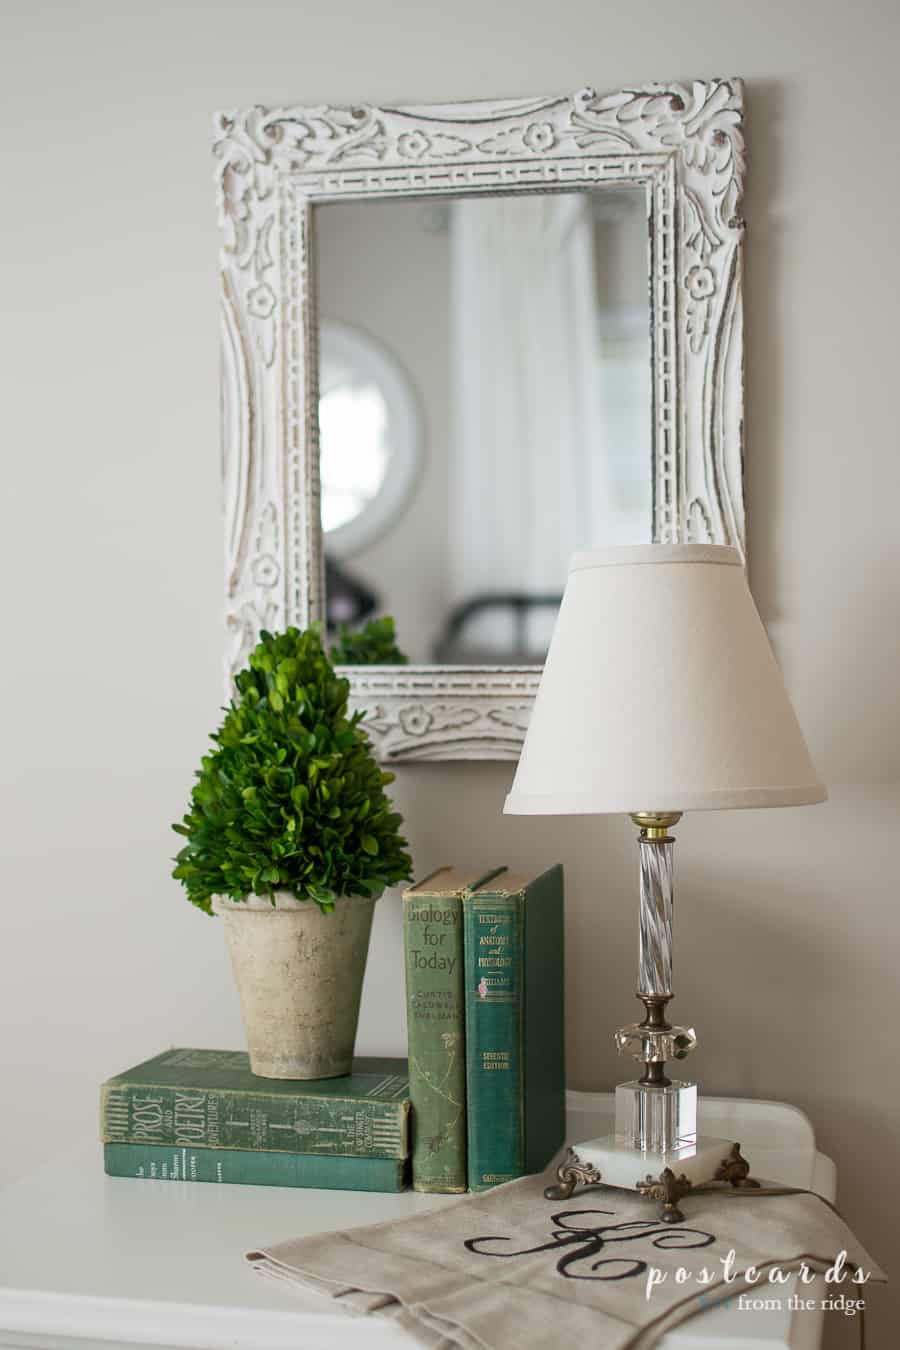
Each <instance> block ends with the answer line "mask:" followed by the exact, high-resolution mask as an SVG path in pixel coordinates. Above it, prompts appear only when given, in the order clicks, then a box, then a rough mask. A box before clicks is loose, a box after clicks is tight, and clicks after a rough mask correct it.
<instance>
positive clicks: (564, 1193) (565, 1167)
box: [544, 1148, 602, 1200]
mask: <svg viewBox="0 0 900 1350" xmlns="http://www.w3.org/2000/svg"><path fill="white" fill-rule="evenodd" d="M601 1184H602V1183H601V1180H600V1173H599V1172H598V1171H597V1169H596V1167H595V1166H594V1165H593V1163H583V1162H582V1161H581V1159H580V1158H579V1156H578V1154H577V1153H576V1152H575V1150H574V1148H570V1149H567V1150H566V1156H565V1160H564V1161H563V1162H561V1163H560V1165H559V1167H557V1169H556V1185H555V1186H547V1187H545V1188H544V1199H545V1200H568V1198H569V1196H570V1195H571V1194H572V1192H573V1191H574V1190H575V1187H576V1186H599V1185H601Z"/></svg>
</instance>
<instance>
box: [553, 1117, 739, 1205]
mask: <svg viewBox="0 0 900 1350" xmlns="http://www.w3.org/2000/svg"><path fill="white" fill-rule="evenodd" d="M556 1178H557V1180H556V1185H555V1186H548V1187H547V1189H546V1190H545V1192H544V1195H545V1196H546V1198H547V1199H548V1200H568V1199H569V1197H570V1196H571V1195H572V1193H573V1192H574V1190H575V1188H576V1187H577V1186H579V1185H582V1186H584V1187H586V1188H590V1189H593V1188H594V1187H597V1186H601V1187H602V1186H612V1187H615V1188H617V1189H620V1190H627V1191H637V1192H638V1193H639V1194H640V1195H645V1196H646V1197H647V1198H648V1199H650V1200H655V1201H656V1203H657V1206H658V1213H659V1217H660V1218H661V1219H662V1220H663V1221H664V1222H665V1223H681V1222H682V1221H683V1219H684V1215H683V1214H682V1212H681V1210H680V1209H679V1207H678V1202H679V1200H681V1199H682V1197H683V1196H685V1195H688V1194H689V1193H690V1192H691V1191H698V1190H706V1189H707V1188H710V1187H713V1186H720V1185H723V1184H724V1185H731V1186H754V1187H756V1186H759V1182H758V1181H753V1180H752V1179H751V1177H750V1164H749V1163H748V1162H747V1161H746V1160H745V1159H744V1158H743V1157H742V1156H741V1146H740V1144H737V1143H734V1142H732V1141H731V1140H728V1139H719V1138H717V1137H716V1136H713V1135H700V1136H699V1137H698V1138H697V1140H696V1141H695V1142H694V1143H688V1144H682V1145H680V1146H678V1147H677V1148H673V1149H668V1150H659V1151H656V1150H651V1149H641V1148H635V1147H634V1145H633V1144H632V1143H631V1142H630V1141H629V1140H627V1139H623V1138H622V1137H621V1136H619V1135H615V1134H607V1135H603V1136H601V1137H600V1138H598V1139H589V1140H587V1141H585V1142H584V1143H582V1144H576V1145H575V1146H574V1147H573V1148H570V1149H569V1150H568V1152H567V1154H566V1158H565V1161H564V1162H562V1163H561V1164H560V1165H559V1167H558V1168H557V1170H556Z"/></svg>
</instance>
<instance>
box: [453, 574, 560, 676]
mask: <svg viewBox="0 0 900 1350" xmlns="http://www.w3.org/2000/svg"><path fill="white" fill-rule="evenodd" d="M561 600H562V595H528V594H526V593H525V592H522V591H497V592H490V591H486V592H485V593H484V594H483V595H475V596H473V597H472V599H471V600H463V601H462V602H461V603H460V604H458V605H456V606H454V608H453V609H452V610H451V611H450V613H449V615H448V616H447V622H446V624H445V625H444V631H443V633H442V634H441V636H440V637H439V638H438V640H437V642H436V643H435V644H434V659H435V661H438V662H439V663H440V664H441V665H456V666H459V665H463V666H518V665H534V664H540V663H541V662H542V661H543V660H544V657H545V656H546V655H547V642H545V641H535V640H534V639H533V638H531V637H530V634H529V629H530V627H531V626H532V624H531V620H532V618H533V617H534V616H535V614H536V613H537V612H538V611H539V610H542V609H547V610H557V609H559V604H560V601H561ZM491 610H496V611H498V613H497V620H498V622H497V629H498V631H497V636H496V639H495V638H493V637H491V638H489V639H487V640H485V639H484V638H482V637H480V636H471V635H470V636H468V637H467V634H466V630H467V629H469V630H471V629H472V627H473V626H474V624H475V622H476V621H477V620H479V619H482V618H483V616H484V615H485V614H488V613H489V612H490V611H491ZM504 620H507V621H508V630H509V635H508V638H506V635H505V633H504V629H505V628H506V627H507V624H506V623H505V622H504ZM480 626H482V627H483V625H480Z"/></svg>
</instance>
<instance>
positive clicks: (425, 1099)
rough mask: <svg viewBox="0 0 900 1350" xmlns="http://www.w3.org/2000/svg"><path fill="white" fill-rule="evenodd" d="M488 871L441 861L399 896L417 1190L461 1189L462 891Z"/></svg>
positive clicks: (463, 1184)
mask: <svg viewBox="0 0 900 1350" xmlns="http://www.w3.org/2000/svg"><path fill="white" fill-rule="evenodd" d="M494 870H495V871H496V869H494ZM491 875H493V873H492V872H488V871H486V870H485V869H484V868H481V869H479V870H474V869H463V868H455V867H441V868H439V869H438V871H436V872H433V873H432V874H431V876H429V877H426V878H425V880H424V881H420V882H418V883H417V885H415V886H411V887H410V889H409V890H408V891H406V892H405V894H404V896H403V947H404V958H405V965H406V1012H407V1025H408V1039H409V1092H410V1098H411V1100H412V1112H413V1126H412V1129H413V1142H412V1157H413V1188H414V1189H415V1190H417V1191H432V1192H444V1193H455V1192H458V1191H465V1190H466V1189H467V1179H466V1061H465V1008H464V1001H463V934H462V897H463V896H464V895H465V894H466V893H467V892H468V891H469V890H470V889H471V888H472V887H473V886H477V885H478V884H479V882H481V881H484V880H485V879H486V877H489V876H491Z"/></svg>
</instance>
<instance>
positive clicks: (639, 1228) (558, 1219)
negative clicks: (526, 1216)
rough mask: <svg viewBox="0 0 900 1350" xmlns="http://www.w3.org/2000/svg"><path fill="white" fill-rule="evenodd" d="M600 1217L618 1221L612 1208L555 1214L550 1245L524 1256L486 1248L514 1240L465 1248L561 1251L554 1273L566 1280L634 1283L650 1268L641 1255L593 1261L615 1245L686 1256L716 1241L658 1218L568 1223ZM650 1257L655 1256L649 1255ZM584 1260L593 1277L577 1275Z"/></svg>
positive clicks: (470, 1241)
mask: <svg viewBox="0 0 900 1350" xmlns="http://www.w3.org/2000/svg"><path fill="white" fill-rule="evenodd" d="M595 1214H602V1215H605V1216H609V1217H610V1218H614V1217H615V1210H611V1209H566V1210H560V1212H559V1213H558V1214H551V1216H550V1219H551V1222H552V1223H553V1224H554V1225H555V1226H554V1228H553V1230H552V1232H551V1236H550V1240H549V1242H543V1243H541V1244H540V1245H539V1246H537V1247H524V1248H522V1250H521V1251H490V1250H487V1249H486V1248H485V1246H484V1244H485V1243H488V1242H500V1243H502V1242H512V1241H513V1239H512V1238H508V1237H499V1236H490V1237H477V1238H467V1239H466V1240H465V1241H464V1243H463V1246H464V1247H465V1248H466V1250H467V1251H470V1252H473V1253H474V1254H475V1255H476V1256H501V1257H507V1258H509V1257H514V1256H533V1255H534V1254H535V1253H536V1252H552V1253H554V1254H556V1253H558V1252H560V1251H562V1255H561V1256H559V1259H558V1260H557V1261H556V1269H557V1271H558V1272H559V1274H560V1275H562V1276H564V1277H565V1279H567V1280H633V1279H636V1278H637V1277H638V1276H639V1275H644V1274H646V1272H647V1270H648V1269H649V1263H648V1262H647V1261H645V1260H644V1259H643V1258H642V1257H641V1256H640V1255H638V1254H637V1253H635V1254H634V1255H632V1254H631V1253H629V1254H628V1255H627V1256H626V1255H623V1256H613V1255H609V1256H605V1257H603V1258H601V1259H600V1260H597V1261H594V1260H592V1258H594V1257H596V1256H598V1255H599V1253H600V1252H602V1251H604V1250H606V1249H608V1248H609V1246H610V1245H611V1244H612V1243H621V1242H641V1241H643V1242H647V1243H649V1245H650V1246H651V1247H655V1248H656V1250H657V1251H688V1250H692V1249H694V1248H697V1247H709V1246H711V1244H712V1243H713V1242H715V1240H716V1239H715V1237H714V1236H713V1234H712V1233H705V1232H703V1230H702V1229H699V1228H685V1227H683V1226H681V1225H679V1226H678V1227H677V1228H673V1227H672V1226H671V1224H660V1223H659V1222H658V1221H657V1220H656V1219H632V1220H630V1221H629V1222H627V1223H610V1224H593V1225H592V1224H584V1223H574V1222H569V1220H572V1219H574V1218H581V1219H583V1218H586V1217H587V1216H589V1215H595ZM647 1255H648V1256H649V1255H651V1253H650V1252H649V1251H648V1252H647ZM582 1261H592V1264H591V1266H590V1272H591V1273H590V1274H585V1273H582V1272H581V1271H575V1270H574V1269H572V1267H573V1266H575V1265H576V1264H578V1263H579V1262H582Z"/></svg>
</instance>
